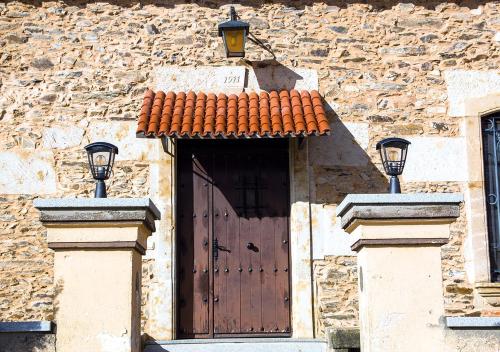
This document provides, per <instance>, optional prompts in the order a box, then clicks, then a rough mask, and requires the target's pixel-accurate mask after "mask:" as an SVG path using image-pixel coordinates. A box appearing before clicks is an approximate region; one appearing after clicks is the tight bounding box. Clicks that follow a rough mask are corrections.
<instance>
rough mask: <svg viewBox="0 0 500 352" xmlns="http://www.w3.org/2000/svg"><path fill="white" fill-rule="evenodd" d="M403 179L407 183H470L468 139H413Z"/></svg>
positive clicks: (411, 139)
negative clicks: (468, 181)
mask: <svg viewBox="0 0 500 352" xmlns="http://www.w3.org/2000/svg"><path fill="white" fill-rule="evenodd" d="M407 139H408V140H409V141H410V142H411V145H410V146H409V148H408V157H407V160H406V166H405V169H404V171H403V175H402V179H403V180H404V181H406V182H434V181H458V182H464V181H467V180H468V164H467V149H466V143H467V141H466V139H465V138H464V137H412V138H407Z"/></svg>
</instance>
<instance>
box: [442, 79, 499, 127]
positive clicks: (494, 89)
mask: <svg viewBox="0 0 500 352" xmlns="http://www.w3.org/2000/svg"><path fill="white" fill-rule="evenodd" d="M444 77H445V81H446V88H447V91H448V104H449V105H448V106H449V108H448V115H449V116H454V117H459V116H465V115H466V106H465V105H466V104H465V103H466V101H467V99H471V98H480V97H483V96H487V95H491V94H495V93H500V75H499V74H498V73H497V72H495V71H472V70H452V71H445V73H444Z"/></svg>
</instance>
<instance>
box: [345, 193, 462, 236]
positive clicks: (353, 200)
mask: <svg viewBox="0 0 500 352" xmlns="http://www.w3.org/2000/svg"><path fill="white" fill-rule="evenodd" d="M462 201H463V196H462V195H461V194H458V193H415V194H349V195H347V197H346V198H345V199H344V200H343V201H342V203H340V205H339V206H338V208H337V216H339V217H340V218H341V225H342V228H343V229H348V228H349V229H348V231H349V232H350V231H352V230H354V228H355V227H356V221H357V220H364V221H381V220H382V221H383V220H393V221H398V222H399V221H401V222H408V221H419V220H422V221H429V220H439V219H441V220H447V219H449V220H450V221H449V222H452V219H455V218H457V217H459V216H460V203H461V202H462Z"/></svg>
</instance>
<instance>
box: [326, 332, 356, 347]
mask: <svg viewBox="0 0 500 352" xmlns="http://www.w3.org/2000/svg"><path fill="white" fill-rule="evenodd" d="M359 339H360V336H359V328H331V329H328V330H327V340H328V347H329V348H334V349H342V348H345V349H346V351H347V350H349V349H350V348H359V347H360V340H359Z"/></svg>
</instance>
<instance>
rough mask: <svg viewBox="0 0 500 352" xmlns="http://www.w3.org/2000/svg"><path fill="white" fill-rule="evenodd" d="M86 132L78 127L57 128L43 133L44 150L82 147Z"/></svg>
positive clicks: (51, 128)
mask: <svg viewBox="0 0 500 352" xmlns="http://www.w3.org/2000/svg"><path fill="white" fill-rule="evenodd" d="M83 133H84V130H83V129H82V128H79V127H77V126H57V127H56V126H55V127H50V128H45V129H44V130H43V132H42V140H43V147H44V148H71V147H76V146H78V145H80V143H81V142H82V139H83Z"/></svg>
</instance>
